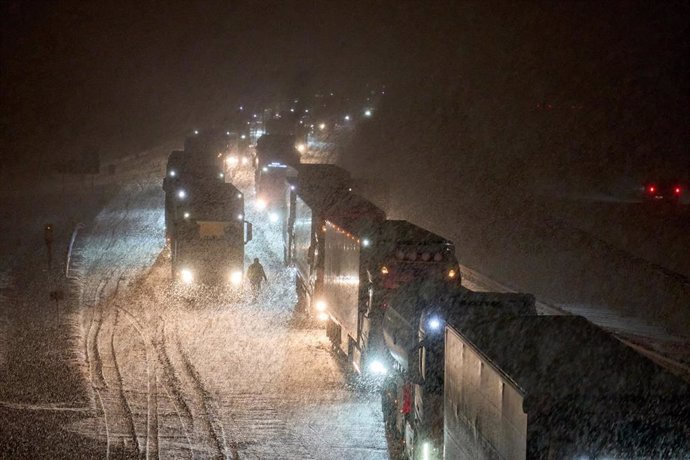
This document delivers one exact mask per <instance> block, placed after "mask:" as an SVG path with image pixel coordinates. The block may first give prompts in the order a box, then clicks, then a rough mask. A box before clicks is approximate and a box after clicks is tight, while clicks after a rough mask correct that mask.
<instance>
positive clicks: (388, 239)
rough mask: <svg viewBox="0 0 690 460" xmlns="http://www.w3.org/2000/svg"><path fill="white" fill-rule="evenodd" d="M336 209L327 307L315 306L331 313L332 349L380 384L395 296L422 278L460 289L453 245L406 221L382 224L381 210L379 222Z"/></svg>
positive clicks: (330, 227) (327, 235)
mask: <svg viewBox="0 0 690 460" xmlns="http://www.w3.org/2000/svg"><path fill="white" fill-rule="evenodd" d="M349 196H350V197H353V196H356V195H354V194H350V195H349ZM366 203H368V202H366ZM369 206H373V205H371V204H370V203H369ZM334 208H335V209H330V210H329V211H328V212H327V213H326V218H327V221H326V226H325V227H324V239H325V255H324V282H323V304H319V305H317V306H318V307H319V309H322V310H324V311H325V312H326V313H327V315H328V319H327V324H326V332H327V335H328V337H329V338H330V340H331V342H332V343H333V345H334V347H335V348H336V349H337V350H339V351H340V352H342V353H343V354H344V355H345V356H347V358H348V361H349V362H350V364H351V366H352V367H353V368H354V369H355V371H356V372H357V373H358V374H360V375H364V376H367V377H372V378H375V379H377V380H380V379H381V378H382V377H383V376H385V374H386V373H387V372H388V369H387V367H386V356H387V352H386V349H385V345H384V341H383V331H382V322H383V313H384V312H385V310H386V309H387V308H388V306H389V303H390V299H391V297H392V296H393V295H394V294H395V292H396V290H398V289H400V288H401V287H403V286H405V285H406V284H407V283H410V282H412V281H413V280H419V279H428V280H438V281H441V282H442V283H447V284H450V285H455V286H459V285H460V271H459V265H458V262H457V260H456V258H455V247H454V245H453V243H452V242H450V241H448V240H446V239H445V238H442V237H441V236H438V235H435V234H433V233H431V232H429V231H427V230H425V229H422V228H420V227H417V226H416V225H414V224H411V223H409V222H407V221H403V220H382V219H381V217H383V213H382V212H381V214H380V216H379V218H378V219H374V218H372V216H371V214H368V215H366V219H361V218H360V219H352V218H351V217H350V216H349V214H350V212H349V211H348V206H347V203H343V202H340V203H338V204H337V205H336V206H335V207H334Z"/></svg>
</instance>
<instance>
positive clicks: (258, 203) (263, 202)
mask: <svg viewBox="0 0 690 460" xmlns="http://www.w3.org/2000/svg"><path fill="white" fill-rule="evenodd" d="M266 206H268V203H267V202H266V200H264V199H263V198H259V199H257V200H256V207H257V208H258V209H259V210H262V211H263V210H264V209H266Z"/></svg>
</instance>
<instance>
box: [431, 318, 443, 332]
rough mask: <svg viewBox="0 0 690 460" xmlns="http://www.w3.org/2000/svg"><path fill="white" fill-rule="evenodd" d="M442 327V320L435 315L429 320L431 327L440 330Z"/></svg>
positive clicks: (433, 329)
mask: <svg viewBox="0 0 690 460" xmlns="http://www.w3.org/2000/svg"><path fill="white" fill-rule="evenodd" d="M440 328H441V320H440V319H438V318H436V317H434V318H431V319H430V320H429V329H431V330H432V331H438V330H439V329H440Z"/></svg>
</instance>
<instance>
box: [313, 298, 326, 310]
mask: <svg viewBox="0 0 690 460" xmlns="http://www.w3.org/2000/svg"><path fill="white" fill-rule="evenodd" d="M315 306H316V311H326V307H327V305H326V301H325V300H317V301H316V305H315Z"/></svg>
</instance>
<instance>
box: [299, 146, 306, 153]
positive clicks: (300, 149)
mask: <svg viewBox="0 0 690 460" xmlns="http://www.w3.org/2000/svg"><path fill="white" fill-rule="evenodd" d="M297 151H299V153H304V152H306V151H307V146H306V145H304V144H298V145H297Z"/></svg>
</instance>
